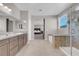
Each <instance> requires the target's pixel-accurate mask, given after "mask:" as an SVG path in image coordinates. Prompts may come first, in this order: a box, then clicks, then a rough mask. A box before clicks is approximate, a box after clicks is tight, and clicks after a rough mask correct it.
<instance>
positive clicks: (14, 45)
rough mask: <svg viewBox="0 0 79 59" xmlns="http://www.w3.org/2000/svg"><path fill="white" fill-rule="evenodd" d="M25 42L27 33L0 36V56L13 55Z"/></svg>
mask: <svg viewBox="0 0 79 59" xmlns="http://www.w3.org/2000/svg"><path fill="white" fill-rule="evenodd" d="M26 43H27V33H17V34H12V35H11V34H9V35H2V36H0V56H14V55H16V53H17V52H18V51H20V49H21V48H22V47H23V46H24V45H26Z"/></svg>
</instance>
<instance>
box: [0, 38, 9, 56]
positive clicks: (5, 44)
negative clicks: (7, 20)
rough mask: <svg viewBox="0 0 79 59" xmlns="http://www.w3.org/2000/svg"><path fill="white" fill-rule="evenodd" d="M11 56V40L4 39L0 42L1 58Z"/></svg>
mask: <svg viewBox="0 0 79 59" xmlns="http://www.w3.org/2000/svg"><path fill="white" fill-rule="evenodd" d="M8 55H9V40H7V39H4V40H1V41H0V56H8Z"/></svg>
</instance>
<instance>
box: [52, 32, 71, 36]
mask: <svg viewBox="0 0 79 59" xmlns="http://www.w3.org/2000/svg"><path fill="white" fill-rule="evenodd" d="M53 35H54V36H70V35H69V34H57V33H56V34H53Z"/></svg>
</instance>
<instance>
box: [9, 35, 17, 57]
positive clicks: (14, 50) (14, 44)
mask: <svg viewBox="0 0 79 59" xmlns="http://www.w3.org/2000/svg"><path fill="white" fill-rule="evenodd" d="M9 48H10V55H11V56H14V55H15V54H16V53H17V52H18V37H17V36H16V37H12V38H11V39H10V47H9Z"/></svg>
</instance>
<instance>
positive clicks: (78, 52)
mask: <svg viewBox="0 0 79 59" xmlns="http://www.w3.org/2000/svg"><path fill="white" fill-rule="evenodd" d="M67 17H68V32H69V35H67V36H66V38H65V39H64V41H63V42H62V45H61V50H62V51H63V52H64V53H65V54H66V55H68V56H79V4H75V5H74V6H72V7H71V8H70V10H69V12H68V15H67Z"/></svg>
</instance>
